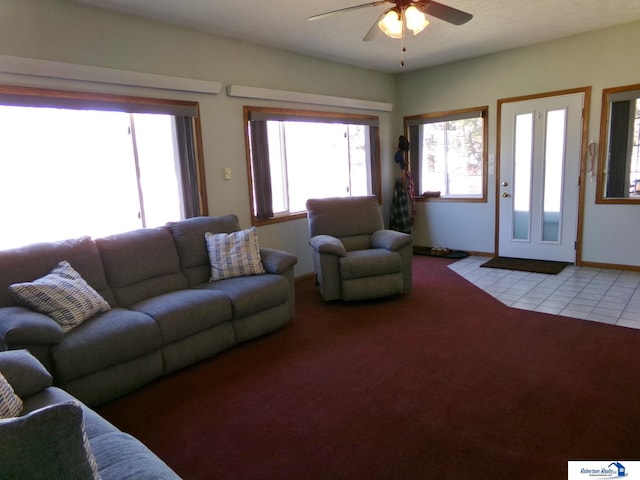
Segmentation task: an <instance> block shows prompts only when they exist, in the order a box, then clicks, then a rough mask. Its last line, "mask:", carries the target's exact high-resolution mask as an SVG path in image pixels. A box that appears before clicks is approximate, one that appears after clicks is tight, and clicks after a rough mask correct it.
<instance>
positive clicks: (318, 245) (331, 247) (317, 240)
mask: <svg viewBox="0 0 640 480" xmlns="http://www.w3.org/2000/svg"><path fill="white" fill-rule="evenodd" d="M309 245H311V246H312V247H313V249H314V250H315V251H316V252H319V253H329V254H332V255H337V256H339V257H344V256H345V255H346V254H347V251H346V250H345V248H344V245H343V244H342V242H341V241H340V240H339V239H337V238H336V237H332V236H331V235H316V236H315V237H312V238H311V240H309Z"/></svg>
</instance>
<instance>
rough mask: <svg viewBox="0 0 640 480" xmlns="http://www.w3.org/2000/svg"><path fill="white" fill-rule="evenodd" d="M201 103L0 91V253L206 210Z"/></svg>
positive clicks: (62, 93) (180, 217)
mask: <svg viewBox="0 0 640 480" xmlns="http://www.w3.org/2000/svg"><path fill="white" fill-rule="evenodd" d="M196 113H197V104H186V103H181V102H176V103H172V102H167V101H164V100H161V101H152V100H149V99H134V98H129V97H110V96H104V95H101V96H97V95H96V96H94V95H91V94H75V93H72V92H60V91H45V90H36V89H14V88H11V87H5V88H0V132H2V137H3V141H2V142H0V222H1V223H2V225H3V234H2V236H0V248H12V247H18V246H21V245H26V244H29V243H35V242H41V241H54V240H62V239H67V238H74V237H79V236H83V235H90V236H93V237H99V236H104V235H109V234H113V233H119V232H123V231H127V230H133V229H136V228H144V227H155V226H160V225H164V224H165V223H166V222H168V221H172V220H179V219H182V218H187V217H190V216H194V215H198V214H201V213H205V209H204V205H203V204H202V201H201V198H204V196H203V195H201V194H200V192H203V191H204V184H203V183H202V182H201V181H200V179H201V177H202V175H201V170H200V168H201V167H200V166H199V165H198V162H197V159H198V158H200V156H198V155H197V154H196V150H195V145H196V144H197V142H196V138H195V134H194V133H195V131H196V128H195V127H196V124H195V120H196Z"/></svg>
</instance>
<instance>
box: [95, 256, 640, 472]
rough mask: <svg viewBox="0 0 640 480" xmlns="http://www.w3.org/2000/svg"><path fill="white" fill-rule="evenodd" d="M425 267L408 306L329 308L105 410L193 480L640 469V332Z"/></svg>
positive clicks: (306, 292)
mask: <svg viewBox="0 0 640 480" xmlns="http://www.w3.org/2000/svg"><path fill="white" fill-rule="evenodd" d="M448 263H450V261H448V260H445V259H441V258H434V257H425V256H416V257H415V258H414V289H413V291H412V292H411V293H410V294H408V295H405V296H402V297H395V298H390V299H386V300H382V301H376V302H369V303H359V304H348V305H345V304H334V305H326V304H324V303H322V301H321V300H320V296H319V294H318V292H317V291H316V290H315V288H314V286H313V282H312V281H311V280H305V281H302V282H299V283H298V291H297V313H296V319H295V321H294V322H293V323H292V324H290V325H288V326H286V327H285V328H283V329H282V330H280V331H278V332H275V333H274V334H271V335H269V336H266V337H264V338H261V339H258V340H256V341H254V342H250V343H248V344H245V345H242V346H239V347H236V348H234V349H232V350H230V351H228V352H225V353H223V354H221V355H219V356H217V357H214V358H212V359H210V360H207V361H205V362H203V363H201V364H198V365H195V366H193V367H190V368H188V369H185V370H183V371H181V372H178V373H176V374H174V375H171V376H170V377H168V378H164V379H162V380H160V381H158V382H156V383H154V384H152V385H150V386H148V387H145V388H143V389H142V390H139V391H137V392H135V393H133V394H131V395H128V396H127V397H124V398H122V399H120V400H117V401H115V402H112V403H111V404H109V405H106V406H104V407H102V408H100V409H98V410H99V412H100V413H101V414H102V415H104V416H105V417H106V418H108V419H109V420H110V421H112V422H113V423H114V424H116V425H117V426H118V427H120V428H122V429H123V430H125V431H128V432H130V433H132V434H133V435H135V436H136V437H138V438H139V439H140V440H142V441H143V442H144V443H145V444H146V445H148V446H149V447H150V448H151V449H152V450H153V451H155V452H156V453H157V454H158V455H159V456H160V457H161V458H162V459H163V460H165V461H166V462H167V463H168V464H169V465H170V466H171V467H172V468H174V469H175V470H176V471H177V472H178V474H180V475H181V476H183V477H184V478H186V479H207V480H209V479H224V480H230V479H260V480H269V479H278V480H282V479H296V480H297V479H310V480H313V479H323V480H327V479H331V480H338V479H358V480H360V479H367V480H369V479H411V480H413V479H432V478H434V479H435V478H438V479H439V478H445V479H496V478H517V479H543V478H544V479H566V478H567V461H568V460H611V461H614V460H625V459H627V460H630V459H640V414H639V413H638V412H639V409H640V379H639V376H640V375H639V373H638V368H637V362H638V356H639V355H640V331H638V330H632V329H627V328H623V327H614V326H610V325H604V324H598V323H592V322H587V321H583V320H576V319H569V318H563V317H558V316H552V315H545V314H539V313H534V312H527V311H522V310H515V309H509V308H507V307H505V306H504V305H502V304H501V303H499V302H498V301H497V300H495V299H493V298H492V297H491V296H489V295H487V294H485V293H484V292H482V291H481V290H479V289H477V288H476V287H474V286H473V285H471V284H470V283H468V282H467V281H466V280H464V279H462V278H461V277H459V276H458V275H456V274H455V273H454V272H452V271H451V270H449V269H448V268H447V267H446V265H447V264H448Z"/></svg>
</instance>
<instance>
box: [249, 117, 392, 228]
mask: <svg viewBox="0 0 640 480" xmlns="http://www.w3.org/2000/svg"><path fill="white" fill-rule="evenodd" d="M244 114H245V123H246V137H247V158H248V165H249V172H250V180H251V182H250V184H251V189H250V193H251V204H252V219H253V223H254V224H259V223H268V222H273V221H281V220H283V219H289V218H292V217H293V218H299V217H301V216H304V214H305V211H306V207H305V203H306V201H307V199H309V198H327V197H346V196H356V195H378V192H379V190H380V173H379V172H380V167H379V146H378V145H379V139H378V117H370V116H364V115H349V114H336V113H325V112H307V111H292V110H282V109H267V108H260V107H245V109H244Z"/></svg>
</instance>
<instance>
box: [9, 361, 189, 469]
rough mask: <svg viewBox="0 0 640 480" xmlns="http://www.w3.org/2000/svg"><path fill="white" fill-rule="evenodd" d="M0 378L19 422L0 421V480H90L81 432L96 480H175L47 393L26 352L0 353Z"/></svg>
mask: <svg viewBox="0 0 640 480" xmlns="http://www.w3.org/2000/svg"><path fill="white" fill-rule="evenodd" d="M0 373H1V374H2V375H3V376H4V378H5V379H6V381H7V382H8V383H9V384H10V385H11V386H12V387H13V390H14V392H15V394H16V395H18V397H20V399H21V400H22V402H23V409H22V412H21V414H20V416H19V417H17V418H13V419H8V420H2V421H0V464H1V466H0V478H2V479H5V478H6V479H14V478H20V479H59V478H64V479H65V480H74V479H87V478H91V477H90V475H88V472H87V470H88V469H89V463H90V462H89V460H88V458H87V453H86V452H87V450H86V449H85V448H83V447H84V442H82V443H81V440H82V437H81V435H82V431H83V430H84V432H85V433H86V436H87V439H88V443H89V451H90V455H91V456H93V458H94V459H95V465H96V466H97V472H98V474H99V476H100V478H102V480H127V479H131V480H169V479H179V478H180V477H179V476H178V475H177V474H176V473H175V472H174V471H173V470H171V468H169V467H168V466H167V465H166V464H165V463H164V462H163V461H162V460H160V459H159V458H158V457H157V456H156V455H155V454H154V453H153V452H151V451H150V450H149V449H148V448H147V447H146V446H144V445H143V444H142V443H141V442H140V441H138V440H137V439H135V438H134V437H132V436H131V435H129V434H127V433H124V432H122V431H120V430H118V429H117V428H116V427H115V426H113V425H112V424H111V423H109V422H108V421H106V420H105V419H103V418H102V417H101V416H99V415H98V414H97V413H96V412H94V411H93V410H91V409H90V408H88V407H87V406H86V405H84V404H82V403H81V402H78V401H77V399H75V398H74V397H73V396H71V395H70V394H69V393H67V392H65V391H64V390H61V389H59V388H56V387H52V386H51V382H52V377H51V375H50V374H49V372H47V370H46V369H45V368H44V367H43V366H42V364H40V363H39V362H38V360H37V359H36V358H35V357H33V356H32V355H31V354H30V353H29V352H28V351H26V350H12V351H4V352H0ZM69 402H72V403H71V404H69ZM42 409H45V410H42Z"/></svg>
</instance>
